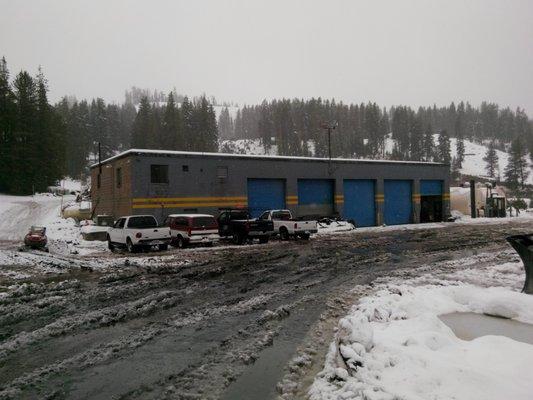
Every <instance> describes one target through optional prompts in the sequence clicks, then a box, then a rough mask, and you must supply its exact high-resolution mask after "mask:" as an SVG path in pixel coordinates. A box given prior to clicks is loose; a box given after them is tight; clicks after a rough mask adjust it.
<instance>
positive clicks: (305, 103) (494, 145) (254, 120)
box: [218, 98, 533, 186]
mask: <svg viewBox="0 0 533 400" xmlns="http://www.w3.org/2000/svg"><path fill="white" fill-rule="evenodd" d="M330 121H337V123H338V126H337V127H336V129H335V132H334V134H332V136H331V147H332V155H333V156H335V157H358V158H377V159H385V158H390V159H394V160H413V161H436V162H443V163H447V164H450V167H451V172H452V177H454V178H457V177H458V176H459V170H460V169H461V168H462V166H463V162H464V160H465V144H464V141H465V140H466V139H467V140H469V141H472V142H477V143H484V144H486V145H488V149H489V151H490V154H486V155H485V161H486V163H487V175H488V176H489V177H491V178H498V159H497V152H496V150H502V151H509V152H510V154H511V157H510V162H509V164H508V166H507V168H506V170H505V171H504V176H505V178H506V179H507V181H509V182H511V183H512V185H515V186H516V185H518V184H519V185H523V184H524V183H525V180H526V179H527V174H528V168H527V167H528V160H527V155H528V154H529V155H530V157H531V155H532V154H533V127H532V122H531V121H530V120H529V118H528V116H527V114H526V113H525V111H524V110H523V109H521V108H517V109H516V110H515V111H512V110H511V109H509V108H500V107H499V106H498V105H497V104H494V103H489V102H483V103H482V104H481V105H480V106H479V107H473V106H472V105H471V104H470V103H468V102H467V103H465V102H460V103H459V104H457V105H455V103H451V104H450V105H449V106H444V107H437V106H435V105H433V106H431V107H419V108H418V109H417V110H414V109H413V108H411V107H406V106H396V107H391V108H390V109H388V110H387V109H386V108H382V107H379V106H378V105H377V104H375V103H366V104H365V103H362V104H344V103H342V102H335V101H334V100H327V99H326V100H323V99H321V98H316V99H315V98H313V99H310V100H301V99H292V100H289V99H282V100H273V101H270V102H267V101H264V102H263V103H262V104H260V105H252V106H244V107H243V108H242V109H240V110H238V111H237V113H236V115H235V118H232V117H231V115H230V113H229V110H228V109H227V108H225V109H223V110H222V112H221V113H220V115H219V119H218V126H219V131H220V135H221V137H222V138H228V139H260V140H261V142H262V144H263V146H264V147H265V149H266V150H268V149H269V148H270V147H271V146H272V145H274V144H275V145H276V146H277V153H278V154H280V155H293V156H309V155H315V156H318V157H326V156H328V143H327V135H326V134H325V130H324V129H323V128H321V123H322V122H330ZM435 135H437V137H435ZM450 138H455V139H456V140H455V146H456V149H455V152H454V153H455V154H456V155H455V156H454V157H452V156H451V150H452V149H451V141H450ZM390 139H392V140H390ZM311 143H312V145H313V147H314V148H313V149H311V148H310V147H311V146H310V144H311ZM387 145H388V146H389V148H386V147H387ZM391 146H392V147H391ZM531 158H532V159H533V157H531Z"/></svg>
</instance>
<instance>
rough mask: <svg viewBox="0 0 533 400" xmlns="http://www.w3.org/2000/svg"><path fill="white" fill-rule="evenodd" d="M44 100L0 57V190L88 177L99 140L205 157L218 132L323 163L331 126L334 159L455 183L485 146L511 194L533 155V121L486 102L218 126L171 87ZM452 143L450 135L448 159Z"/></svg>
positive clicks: (343, 109)
mask: <svg viewBox="0 0 533 400" xmlns="http://www.w3.org/2000/svg"><path fill="white" fill-rule="evenodd" d="M47 93H48V83H47V81H46V78H45V77H44V75H43V73H42V72H41V71H40V70H39V72H38V74H37V75H36V76H31V74H29V73H28V72H26V71H21V72H20V73H19V74H17V75H16V76H15V77H14V78H13V79H11V77H10V74H9V70H8V68H7V63H6V61H5V59H2V60H1V63H0V192H8V193H17V194H27V193H31V192H32V191H42V190H45V189H46V187H47V186H49V185H53V184H54V183H56V181H57V180H58V179H60V178H62V177H63V176H65V175H68V176H72V177H79V176H80V175H81V174H85V173H86V172H87V166H88V165H89V164H90V163H91V162H94V161H96V155H97V148H98V147H97V143H100V144H101V148H102V157H103V158H107V157H109V156H112V155H114V154H116V153H117V152H120V151H123V150H126V149H128V148H132V147H133V148H147V149H165V150H185V151H206V152H212V151H217V150H218V139H219V134H220V137H221V138H223V139H227V138H234V139H236V138H239V139H260V140H261V142H262V144H263V145H264V147H265V148H266V149H268V148H270V147H272V146H274V145H275V146H276V148H277V153H278V154H280V155H289V156H318V157H327V156H328V141H327V135H326V134H325V130H324V129H323V128H322V127H321V124H322V123H323V122H331V121H337V122H338V126H337V127H336V129H335V131H334V133H333V134H332V135H331V141H332V143H331V144H332V146H331V147H332V155H333V156H335V157H358V158H391V159H397V160H415V161H438V162H444V163H447V164H450V166H451V171H452V175H453V176H457V175H458V171H459V170H460V168H461V167H462V164H463V162H464V159H465V146H464V140H465V139H468V140H470V141H474V142H479V143H484V144H487V145H488V150H487V154H485V158H484V159H485V162H486V165H487V175H488V176H489V177H492V178H499V176H498V171H499V168H498V163H499V161H500V160H498V155H497V150H505V151H508V152H509V153H510V157H509V163H508V165H507V167H506V169H505V171H503V172H504V178H505V179H506V180H507V181H508V182H509V183H510V184H511V185H514V186H515V187H518V186H523V185H524V183H525V181H526V180H527V176H528V174H529V160H528V155H529V157H531V154H532V153H533V129H532V123H531V121H530V120H529V118H528V116H527V115H526V113H525V112H524V110H522V109H520V108H518V109H516V110H515V111H512V110H510V109H509V108H500V107H499V106H498V105H497V104H494V103H487V102H484V103H482V104H481V105H480V106H479V107H473V106H471V105H470V104H469V103H464V102H460V103H459V104H458V105H455V104H454V103H451V104H450V105H449V106H446V107H436V106H435V105H434V106H431V107H420V108H418V109H417V110H416V111H415V110H414V109H413V108H411V107H406V106H395V107H391V108H390V109H386V108H383V107H380V106H378V105H377V104H376V103H361V104H344V103H342V102H336V101H335V100H327V99H325V100H323V99H321V98H312V99H309V100H301V99H292V100H289V99H281V100H272V101H264V102H262V103H261V104H259V105H251V106H244V107H242V108H240V109H239V110H238V111H237V113H236V116H235V118H232V116H231V114H230V112H229V109H228V107H224V108H223V109H222V110H221V112H220V115H219V117H218V120H217V118H216V115H215V111H214V107H213V104H216V100H215V99H214V98H209V99H208V98H207V97H205V96H202V97H199V98H194V99H192V100H190V99H189V98H188V97H187V96H184V95H181V94H178V93H177V92H176V90H175V89H174V90H172V91H170V92H169V93H168V94H164V93H162V92H160V91H150V90H145V89H139V88H135V87H133V88H132V89H131V90H129V91H126V93H125V101H124V102H123V103H121V104H109V103H106V102H105V101H104V100H103V99H101V98H96V99H92V100H90V101H88V100H81V101H78V100H77V99H76V98H74V97H68V96H66V97H64V98H62V99H61V101H59V102H58V103H57V104H55V105H51V104H50V103H49V101H48V96H47ZM435 135H436V136H435ZM450 138H456V140H455V143H456V149H455V150H456V151H455V154H456V155H455V156H454V157H453V158H452V157H451V140H450ZM223 150H224V149H223Z"/></svg>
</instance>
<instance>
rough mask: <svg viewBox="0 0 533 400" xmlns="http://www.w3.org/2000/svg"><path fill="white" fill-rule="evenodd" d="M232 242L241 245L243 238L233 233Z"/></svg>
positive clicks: (240, 234) (239, 234)
mask: <svg viewBox="0 0 533 400" xmlns="http://www.w3.org/2000/svg"><path fill="white" fill-rule="evenodd" d="M232 240H233V243H235V244H243V242H244V236H243V235H242V233H234V234H233V237H232Z"/></svg>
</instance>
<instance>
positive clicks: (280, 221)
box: [259, 210, 318, 240]
mask: <svg viewBox="0 0 533 400" xmlns="http://www.w3.org/2000/svg"><path fill="white" fill-rule="evenodd" d="M259 220H260V221H272V222H273V224H274V233H275V234H277V235H279V237H280V238H281V240H287V239H289V238H290V237H294V238H298V237H299V238H302V239H304V240H309V237H310V236H311V234H312V233H317V232H318V229H317V226H316V221H303V220H297V219H295V218H293V216H292V214H291V211H290V210H268V211H265V212H264V213H263V214H261V216H260V217H259Z"/></svg>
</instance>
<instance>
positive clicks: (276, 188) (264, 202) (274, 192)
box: [248, 179, 285, 217]
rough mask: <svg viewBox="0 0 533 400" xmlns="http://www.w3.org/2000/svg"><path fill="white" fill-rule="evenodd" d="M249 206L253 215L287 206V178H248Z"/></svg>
mask: <svg viewBox="0 0 533 400" xmlns="http://www.w3.org/2000/svg"><path fill="white" fill-rule="evenodd" d="M248 208H249V209H250V214H252V217H258V216H259V215H261V213H262V212H263V211H265V210H279V209H283V208H285V180H284V179H248Z"/></svg>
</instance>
